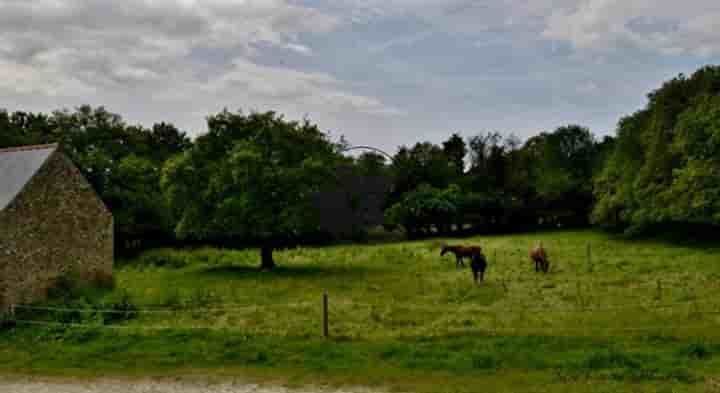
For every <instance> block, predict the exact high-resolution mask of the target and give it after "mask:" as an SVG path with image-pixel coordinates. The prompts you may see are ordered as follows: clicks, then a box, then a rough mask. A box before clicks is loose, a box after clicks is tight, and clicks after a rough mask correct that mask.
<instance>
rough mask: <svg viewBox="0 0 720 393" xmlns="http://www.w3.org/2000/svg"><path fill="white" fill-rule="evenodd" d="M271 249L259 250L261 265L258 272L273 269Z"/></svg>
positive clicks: (273, 261) (262, 248) (273, 262)
mask: <svg viewBox="0 0 720 393" xmlns="http://www.w3.org/2000/svg"><path fill="white" fill-rule="evenodd" d="M272 254H273V249H272V247H269V246H263V247H261V248H260V257H261V261H262V262H261V264H260V270H273V269H275V260H274V259H273V255H272Z"/></svg>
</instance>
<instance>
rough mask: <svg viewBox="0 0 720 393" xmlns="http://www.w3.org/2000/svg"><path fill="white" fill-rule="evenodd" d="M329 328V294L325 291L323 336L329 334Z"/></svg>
mask: <svg viewBox="0 0 720 393" xmlns="http://www.w3.org/2000/svg"><path fill="white" fill-rule="evenodd" d="M328 330H329V329H328V294H327V291H325V292H324V293H323V337H325V338H327V337H328V336H329V332H328Z"/></svg>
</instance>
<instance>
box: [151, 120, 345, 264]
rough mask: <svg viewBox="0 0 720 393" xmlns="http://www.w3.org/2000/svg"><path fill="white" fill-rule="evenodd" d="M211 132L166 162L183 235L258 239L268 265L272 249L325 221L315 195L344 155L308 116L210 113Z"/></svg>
mask: <svg viewBox="0 0 720 393" xmlns="http://www.w3.org/2000/svg"><path fill="white" fill-rule="evenodd" d="M208 128H209V132H208V134H206V135H203V136H201V137H198V138H197V140H196V142H195V144H194V146H193V147H192V148H191V149H189V150H188V151H186V152H185V153H184V154H183V155H181V156H179V157H177V158H176V159H173V160H171V161H170V162H169V163H168V164H167V165H166V166H165V168H164V171H163V177H162V187H163V189H164V191H165V194H166V196H167V198H168V200H169V202H170V204H171V206H173V210H174V211H175V212H176V214H178V215H179V220H178V224H177V226H176V233H177V235H178V236H179V237H180V238H196V239H199V240H212V239H223V238H224V239H227V238H240V239H244V240H246V241H247V240H250V241H252V242H254V243H257V244H258V245H259V246H260V250H261V265H260V267H261V268H262V269H266V270H272V269H273V268H274V267H275V261H274V259H273V251H274V250H276V249H278V248H280V247H283V246H286V245H288V244H292V243H295V242H298V241H301V240H302V237H303V236H304V235H307V234H309V233H312V232H313V231H316V230H317V229H318V220H317V211H316V209H313V206H312V202H313V196H314V195H316V194H317V193H318V192H319V191H320V190H321V188H322V186H323V185H325V184H327V182H328V179H333V176H334V171H333V166H334V163H336V162H338V160H340V155H339V148H338V146H336V145H334V144H332V143H331V142H330V141H329V140H328V139H327V136H326V135H325V134H324V133H322V132H321V131H320V130H319V129H318V128H317V126H315V125H312V124H310V123H309V122H308V121H307V120H305V121H304V122H302V123H298V122H294V121H286V120H284V119H283V117H282V116H278V115H276V114H275V113H274V112H265V113H251V114H249V115H247V116H246V115H243V114H242V113H230V112H228V111H226V110H225V111H223V112H221V113H218V114H216V115H213V116H210V117H209V118H208Z"/></svg>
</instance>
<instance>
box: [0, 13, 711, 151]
mask: <svg viewBox="0 0 720 393" xmlns="http://www.w3.org/2000/svg"><path fill="white" fill-rule="evenodd" d="M717 63H720V2H719V1H717V0H684V1H676V0H442V1H441V0H206V1H203V0H123V1H108V0H0V108H5V109H7V110H10V111H14V110H25V111H37V112H50V111H53V110H56V109H62V108H68V109H73V108H75V107H77V106H80V105H83V104H90V105H93V106H100V105H102V106H105V107H106V109H108V110H110V111H111V112H115V113H119V114H121V115H122V116H123V118H124V119H125V120H126V121H127V122H128V123H130V124H143V125H145V126H151V125H152V124H153V123H156V122H160V121H166V122H172V123H173V124H175V125H177V126H178V127H179V128H181V129H182V130H183V131H185V132H187V133H188V134H189V135H193V136H194V135H198V134H200V133H203V132H205V131H206V123H205V117H206V116H207V115H209V114H213V113H217V112H219V111H221V110H223V109H224V108H227V109H228V110H231V111H237V110H242V111H243V112H245V113H247V112H249V111H253V110H257V111H266V110H274V111H277V112H279V113H282V114H284V115H285V117H286V118H287V119H293V120H295V119H302V118H308V119H310V120H311V121H312V122H314V123H317V124H318V125H319V126H320V128H321V129H323V130H324V131H326V132H328V133H329V134H330V136H331V137H332V138H334V139H336V138H338V137H339V136H340V135H344V136H345V137H346V138H347V139H348V140H349V141H350V142H351V143H352V144H361V145H371V146H375V147H378V148H381V149H384V150H386V151H388V152H390V153H394V152H395V151H396V150H397V148H398V146H399V145H411V144H414V143H415V142H419V141H431V142H435V143H440V142H442V141H443V140H445V139H447V138H448V137H449V135H450V134H451V133H454V132H457V133H459V134H461V135H462V136H464V137H469V136H472V135H475V134H477V133H480V132H486V131H498V132H500V133H502V134H505V135H509V134H511V133H512V134H515V135H516V136H519V137H520V138H523V139H524V138H527V137H528V136H531V135H534V134H537V133H539V132H542V131H550V130H552V129H554V128H556V127H559V126H562V125H565V124H581V125H584V126H587V127H589V128H590V130H591V131H592V132H593V133H595V134H596V135H598V136H602V135H607V134H613V133H614V131H615V126H616V124H617V121H618V120H619V119H620V117H622V116H624V115H628V114H631V113H632V112H634V111H636V110H638V109H640V108H641V107H642V106H643V105H644V104H645V102H646V95H647V93H649V92H650V91H651V90H653V89H656V88H658V87H659V86H660V85H661V83H662V82H663V81H664V80H667V79H669V78H672V77H674V76H677V75H678V74H679V73H685V74H686V75H688V74H691V73H692V72H693V71H694V70H696V69H697V68H699V67H701V66H703V65H707V64H717Z"/></svg>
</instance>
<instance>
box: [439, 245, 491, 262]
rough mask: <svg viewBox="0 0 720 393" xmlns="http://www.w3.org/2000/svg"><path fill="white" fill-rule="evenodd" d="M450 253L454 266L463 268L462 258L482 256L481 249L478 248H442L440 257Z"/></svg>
mask: <svg viewBox="0 0 720 393" xmlns="http://www.w3.org/2000/svg"><path fill="white" fill-rule="evenodd" d="M448 252H451V253H453V254H455V266H457V267H460V266H465V262H463V258H472V257H473V256H474V255H478V254H482V248H480V247H478V246H444V247H443V248H442V251H440V256H443V255H445V254H447V253H448Z"/></svg>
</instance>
